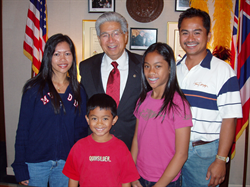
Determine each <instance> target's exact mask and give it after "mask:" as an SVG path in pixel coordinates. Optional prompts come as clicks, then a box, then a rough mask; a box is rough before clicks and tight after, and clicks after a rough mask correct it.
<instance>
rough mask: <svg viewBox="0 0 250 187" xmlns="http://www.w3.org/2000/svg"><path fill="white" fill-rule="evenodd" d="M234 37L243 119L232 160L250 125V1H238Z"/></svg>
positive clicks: (234, 64) (234, 55)
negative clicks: (238, 142) (240, 140)
mask: <svg viewBox="0 0 250 187" xmlns="http://www.w3.org/2000/svg"><path fill="white" fill-rule="evenodd" d="M233 26H234V27H233V36H232V45H231V46H232V47H231V54H232V62H231V66H232V67H233V68H234V70H235V72H236V74H237V79H238V82H239V86H240V95H241V104H242V112H243V118H240V119H237V126H236V132H235V139H234V143H233V146H232V155H231V158H233V157H234V155H235V143H236V141H237V140H238V139H239V137H240V136H241V134H242V133H243V131H244V129H245V128H246V127H247V125H248V124H249V121H248V119H249V107H250V92H249V90H250V50H249V48H250V4H249V0H241V1H240V0H236V2H235V16H234V24H233Z"/></svg>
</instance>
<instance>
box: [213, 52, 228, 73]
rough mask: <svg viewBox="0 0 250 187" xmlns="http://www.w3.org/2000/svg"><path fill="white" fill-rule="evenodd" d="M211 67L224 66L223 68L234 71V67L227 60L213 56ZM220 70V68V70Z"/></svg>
mask: <svg viewBox="0 0 250 187" xmlns="http://www.w3.org/2000/svg"><path fill="white" fill-rule="evenodd" d="M211 68H216V69H217V68H223V69H227V70H229V71H233V69H232V67H231V66H230V65H229V64H228V63H226V62H225V61H223V60H221V59H219V58H217V57H215V56H213V57H212V59H211ZM218 71H220V69H219V70H218Z"/></svg>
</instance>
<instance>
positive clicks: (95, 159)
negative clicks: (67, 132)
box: [89, 156, 111, 162]
mask: <svg viewBox="0 0 250 187" xmlns="http://www.w3.org/2000/svg"><path fill="white" fill-rule="evenodd" d="M89 161H90V162H111V160H110V156H89Z"/></svg>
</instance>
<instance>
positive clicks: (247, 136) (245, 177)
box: [243, 115, 250, 187]
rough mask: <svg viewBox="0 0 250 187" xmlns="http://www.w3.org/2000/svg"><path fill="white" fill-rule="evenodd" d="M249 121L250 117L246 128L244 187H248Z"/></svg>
mask: <svg viewBox="0 0 250 187" xmlns="http://www.w3.org/2000/svg"><path fill="white" fill-rule="evenodd" d="M249 116H250V115H249ZM249 119H250V117H249V118H248V126H247V127H246V130H245V155H244V172H243V187H246V180H247V156H248V141H249Z"/></svg>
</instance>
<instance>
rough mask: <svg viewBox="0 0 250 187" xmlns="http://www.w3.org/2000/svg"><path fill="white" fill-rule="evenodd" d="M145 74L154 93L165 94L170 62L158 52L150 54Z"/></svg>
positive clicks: (145, 64) (146, 58) (147, 56)
mask: <svg viewBox="0 0 250 187" xmlns="http://www.w3.org/2000/svg"><path fill="white" fill-rule="evenodd" d="M143 69H144V74H145V78H146V80H147V82H148V84H149V85H150V86H151V87H152V89H153V91H157V92H158V91H159V93H162V94H163V92H164V90H165V87H166V84H167V82H168V79H169V75H170V67H169V65H168V62H167V61H165V60H164V58H163V57H162V56H161V55H160V54H158V53H157V52H156V51H153V52H150V53H148V54H147V55H146V57H145V63H144V68H143Z"/></svg>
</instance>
